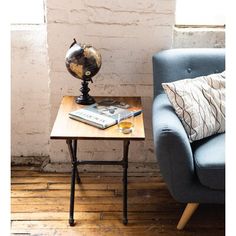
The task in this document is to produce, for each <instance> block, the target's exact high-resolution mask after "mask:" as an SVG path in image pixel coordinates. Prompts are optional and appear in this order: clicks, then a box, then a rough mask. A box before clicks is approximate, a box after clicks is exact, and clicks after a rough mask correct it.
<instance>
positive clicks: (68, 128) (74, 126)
mask: <svg viewBox="0 0 236 236" xmlns="http://www.w3.org/2000/svg"><path fill="white" fill-rule="evenodd" d="M104 98H105V97H96V98H95V99H96V100H100V99H104ZM113 98H114V99H115V100H117V101H119V100H121V101H123V102H125V103H128V104H129V105H131V106H132V109H142V104H141V98H140V97H113ZM84 106H85V105H79V104H77V103H76V102H75V97H73V96H64V97H63V99H62V102H61V105H60V107H59V110H58V114H57V117H56V120H55V122H54V126H53V129H52V132H51V139H66V138H76V139H117V140H121V139H132V140H143V139H144V138H145V133H144V124H143V114H140V115H138V116H136V117H135V118H134V127H135V129H134V131H133V132H132V133H130V134H123V133H121V132H119V130H118V127H117V125H114V126H112V127H109V128H107V129H105V130H102V129H99V128H96V127H93V126H91V125H87V124H84V123H83V122H79V121H76V120H73V119H70V118H69V116H68V114H69V112H71V111H75V110H78V109H80V108H83V107H84Z"/></svg>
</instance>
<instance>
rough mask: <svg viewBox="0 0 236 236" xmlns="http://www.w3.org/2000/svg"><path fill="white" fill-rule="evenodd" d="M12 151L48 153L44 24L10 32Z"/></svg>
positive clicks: (30, 154) (47, 88)
mask: <svg viewBox="0 0 236 236" xmlns="http://www.w3.org/2000/svg"><path fill="white" fill-rule="evenodd" d="M11 39H12V42H11V45H12V47H11V55H12V58H11V60H12V64H11V94H12V97H11V119H12V121H11V144H12V145H11V146H12V148H11V154H12V155H13V156H47V155H49V141H48V134H49V114H50V105H49V86H48V65H47V49H46V27H45V26H24V27H19V26H18V27H15V28H13V29H12V33H11Z"/></svg>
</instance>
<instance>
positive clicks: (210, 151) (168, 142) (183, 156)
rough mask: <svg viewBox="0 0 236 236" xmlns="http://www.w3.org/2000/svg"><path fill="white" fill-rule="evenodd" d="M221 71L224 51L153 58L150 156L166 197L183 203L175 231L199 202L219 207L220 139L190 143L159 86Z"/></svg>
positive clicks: (173, 53)
mask: <svg viewBox="0 0 236 236" xmlns="http://www.w3.org/2000/svg"><path fill="white" fill-rule="evenodd" d="M224 70H225V50H224V49H213V48H212V49H169V50H165V51H162V52H159V53H157V54H155V55H154V56H153V79H154V100H153V114H152V122H153V138H154V147H155V154H156V158H157V161H158V163H159V166H160V170H161V173H162V176H163V178H164V180H165V182H166V184H167V187H168V189H169V191H170V193H171V195H172V196H173V198H174V199H175V200H176V201H178V202H182V203H186V204H187V206H186V208H185V210H184V212H183V215H182V217H181V219H180V221H179V223H178V225H177V229H183V228H184V226H185V225H186V223H187V222H188V220H189V219H190V217H191V216H192V214H193V213H194V211H195V210H196V209H197V207H198V205H199V204H200V203H224V201H225V155H224V154H225V151H224V148H225V143H224V141H225V134H217V135H214V136H211V137H208V138H204V139H202V140H199V141H195V142H193V143H190V142H189V139H188V136H187V134H186V132H185V129H184V127H183V125H182V123H181V121H180V120H179V118H178V117H177V115H176V113H175V111H174V109H173V107H172V106H171V104H170V102H169V100H168V97H167V95H166V94H164V91H163V88H162V86H161V84H162V83H163V82H172V81H176V80H180V79H184V78H194V77H197V76H202V75H208V74H212V73H219V72H222V71H224Z"/></svg>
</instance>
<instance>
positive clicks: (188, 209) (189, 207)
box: [177, 203, 199, 230]
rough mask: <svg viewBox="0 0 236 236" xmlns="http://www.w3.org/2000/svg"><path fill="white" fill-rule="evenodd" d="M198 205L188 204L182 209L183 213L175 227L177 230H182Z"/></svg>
mask: <svg viewBox="0 0 236 236" xmlns="http://www.w3.org/2000/svg"><path fill="white" fill-rule="evenodd" d="M198 206H199V203H188V204H187V206H186V207H185V209H184V212H183V214H182V216H181V218H180V220H179V223H178V225H177V229H178V230H182V229H183V228H184V226H185V225H186V224H187V223H188V221H189V219H190V218H191V216H192V215H193V213H194V212H195V211H196V209H197V208H198Z"/></svg>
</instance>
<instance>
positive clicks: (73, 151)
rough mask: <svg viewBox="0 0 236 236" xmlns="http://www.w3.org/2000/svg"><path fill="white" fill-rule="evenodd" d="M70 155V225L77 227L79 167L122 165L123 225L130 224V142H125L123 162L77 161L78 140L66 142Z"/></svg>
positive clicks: (125, 140)
mask: <svg viewBox="0 0 236 236" xmlns="http://www.w3.org/2000/svg"><path fill="white" fill-rule="evenodd" d="M66 143H67V146H68V149H69V154H70V157H71V165H72V166H71V191H70V213H69V224H70V226H74V225H75V221H74V201H75V178H76V176H77V183H78V184H80V183H81V179H80V176H79V171H78V168H77V167H78V165H120V166H122V167H123V224H124V225H127V224H128V216H127V208H128V198H127V184H128V175H127V171H128V153H129V144H130V140H127V139H124V140H123V158H122V160H121V161H82V160H81V161H79V160H77V139H67V140H66Z"/></svg>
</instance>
